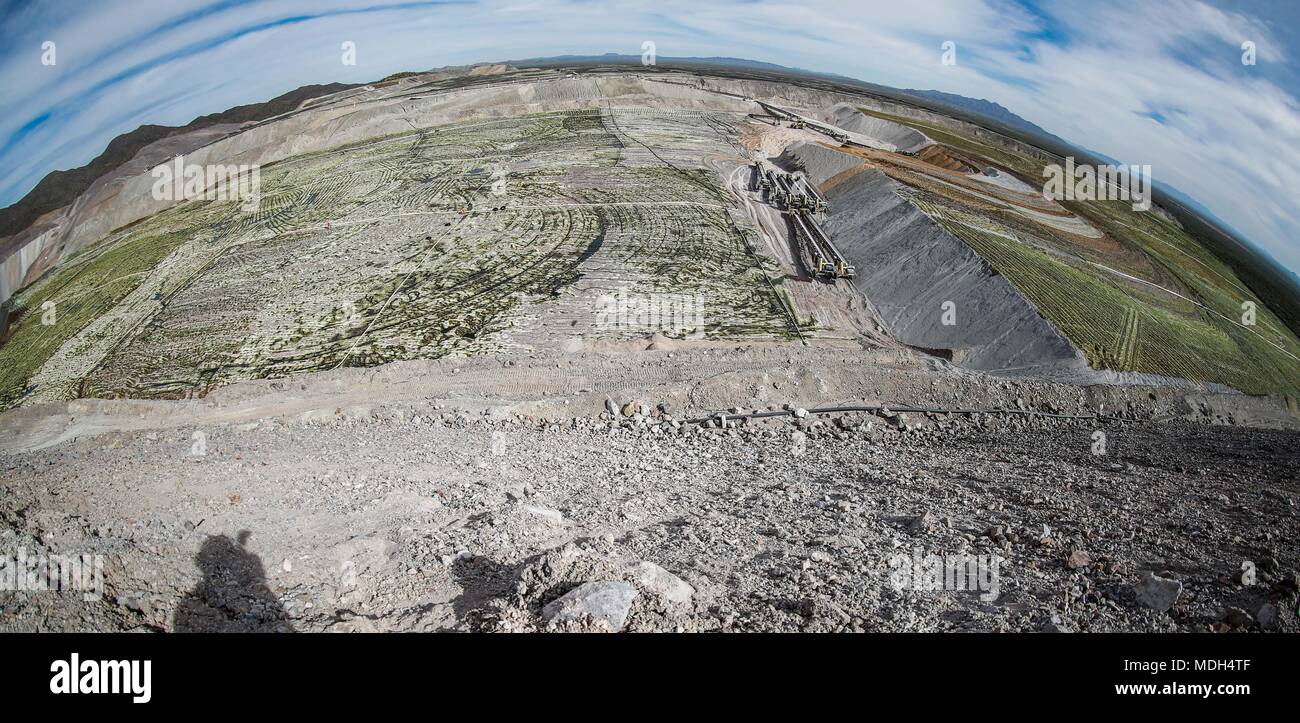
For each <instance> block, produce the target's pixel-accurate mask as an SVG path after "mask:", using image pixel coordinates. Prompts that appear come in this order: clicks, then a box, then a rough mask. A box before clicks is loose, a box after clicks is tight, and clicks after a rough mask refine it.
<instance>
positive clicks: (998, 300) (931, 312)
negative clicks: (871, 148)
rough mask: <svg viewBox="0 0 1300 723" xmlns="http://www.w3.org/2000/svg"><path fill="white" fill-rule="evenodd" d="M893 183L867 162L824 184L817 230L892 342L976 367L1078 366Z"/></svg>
mask: <svg viewBox="0 0 1300 723" xmlns="http://www.w3.org/2000/svg"><path fill="white" fill-rule="evenodd" d="M899 188H900V186H899V185H898V184H897V183H895V182H894V181H893V180H891V179H890V178H889V177H888V176H886V175H885V174H884V173H882V172H881V171H879V170H877V169H874V168H873V169H866V170H864V171H862V172H860V173H854V174H852V175H851V176H850V177H848V178H845V179H843V180H842V181H840V182H838V183H835V182H832V183H831V184H830V185H829V186H828V188H827V192H826V195H827V199H828V200H829V201H830V204H831V209H832V211H831V214H830V217H829V219H828V220H827V223H826V230H827V232H828V233H830V234H831V237H832V238H834V239H836V242H837V243H838V244H839V245H840V249H841V251H842V252H843V253H844V255H845V256H846V257H847V258H848V260H849V262H850V263H851V264H853V265H854V266H855V267H856V268H857V272H858V277H857V280H856V284H857V285H858V288H860V289H862V291H863V292H864V293H865V294H867V296H868V297H869V298H870V299H871V301H872V302H873V303H874V304H875V305H876V308H877V309H879V310H880V313H881V316H882V317H883V318H884V319H885V321H886V322H887V323H888V324H889V325H890V328H891V329H892V330H893V332H894V336H895V337H896V338H897V339H898V340H899V341H902V342H903V343H905V344H910V345H912V346H917V347H923V348H926V349H948V350H952V353H953V359H954V361H957V362H958V363H960V364H961V365H962V366H965V367H969V368H973V369H980V370H985V371H1006V372H1027V373H1049V372H1055V373H1059V372H1062V371H1067V370H1075V371H1084V370H1086V369H1087V362H1086V361H1085V360H1084V358H1083V355H1082V354H1081V353H1080V352H1079V351H1078V350H1077V349H1075V348H1074V346H1073V345H1071V344H1070V342H1069V341H1067V340H1066V339H1065V337H1064V336H1062V335H1061V333H1060V332H1058V331H1057V330H1056V328H1055V327H1053V326H1052V325H1051V324H1050V323H1048V321H1047V320H1046V319H1044V318H1043V317H1042V316H1041V315H1040V314H1039V313H1038V310H1037V309H1036V308H1034V305H1033V304H1031V303H1029V301H1027V300H1026V299H1025V298H1024V296H1022V295H1021V294H1020V292H1018V291H1017V290H1016V289H1015V287H1013V286H1012V285H1011V284H1010V283H1008V282H1007V280H1006V279H1005V278H1003V277H1002V276H999V275H996V274H994V273H993V271H992V270H991V269H990V268H989V266H988V264H986V263H985V262H984V261H983V259H981V258H980V257H979V256H978V255H977V254H976V253H975V252H974V251H972V250H971V249H970V248H969V247H968V246H966V244H964V243H962V242H961V241H960V240H959V239H957V238H955V237H954V236H952V235H951V234H949V233H948V232H947V231H945V230H944V229H943V228H941V227H940V226H939V225H938V224H936V223H934V221H932V220H931V219H930V217H929V216H926V215H925V214H924V213H922V212H921V211H920V210H919V209H917V208H916V207H915V206H913V205H912V203H911V202H910V201H907V200H906V199H904V198H903V197H902V196H900V195H898V193H896V190H897V189H899ZM948 302H951V304H950V305H949V304H948ZM945 321H947V322H951V323H950V324H947V323H945Z"/></svg>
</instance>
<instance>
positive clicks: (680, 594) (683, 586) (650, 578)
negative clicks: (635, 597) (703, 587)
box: [633, 562, 695, 605]
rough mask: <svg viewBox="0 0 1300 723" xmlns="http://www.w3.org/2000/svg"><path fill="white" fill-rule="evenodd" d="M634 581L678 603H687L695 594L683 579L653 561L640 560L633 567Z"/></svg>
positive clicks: (655, 593) (649, 590)
mask: <svg viewBox="0 0 1300 723" xmlns="http://www.w3.org/2000/svg"><path fill="white" fill-rule="evenodd" d="M633 573H634V574H635V575H636V581H637V582H638V583H640V585H641V587H643V588H645V590H646V591H647V592H650V593H653V594H654V595H657V596H659V597H660V598H663V599H664V600H667V601H668V602H670V603H676V604H678V605H687V604H689V603H690V602H691V597H692V596H693V595H695V588H694V587H691V584H690V583H688V582H686V581H685V580H683V579H681V578H680V577H677V576H676V575H674V574H672V573H671V572H668V571H667V570H665V569H663V568H662V567H660V566H658V565H656V564H654V563H653V562H642V563H640V564H638V565H637V566H636V567H635V568H633Z"/></svg>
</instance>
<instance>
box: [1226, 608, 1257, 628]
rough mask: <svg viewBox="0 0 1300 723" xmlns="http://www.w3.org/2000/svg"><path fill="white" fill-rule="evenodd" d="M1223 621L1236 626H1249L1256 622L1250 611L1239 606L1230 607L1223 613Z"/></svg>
mask: <svg viewBox="0 0 1300 723" xmlns="http://www.w3.org/2000/svg"><path fill="white" fill-rule="evenodd" d="M1223 621H1224V622H1226V623H1227V624H1229V625H1231V626H1232V627H1234V628H1248V627H1250V626H1251V625H1254V624H1255V618H1254V617H1252V616H1251V614H1250V613H1248V612H1246V611H1245V610H1242V609H1241V608H1238V607H1230V608H1228V609H1227V610H1225V611H1224V613H1223Z"/></svg>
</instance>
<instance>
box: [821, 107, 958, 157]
mask: <svg viewBox="0 0 1300 723" xmlns="http://www.w3.org/2000/svg"><path fill="white" fill-rule="evenodd" d="M825 120H826V121H827V122H828V123H832V124H834V125H836V126H838V127H840V128H843V129H844V130H846V131H851V132H853V133H861V134H862V135H864V136H869V137H871V138H874V139H876V140H878V141H880V142H881V143H885V144H888V145H891V146H893V149H892V150H894V151H897V152H900V153H917V152H919V151H920V150H922V149H924V148H926V147H928V146H932V145H934V141H932V140H930V138H929V137H928V136H926V135H925V134H924V133H922V132H921V131H918V130H916V129H915V128H908V127H907V126H905V125H903V124H901V123H893V122H891V121H887V120H884V119H881V118H873V117H871V116H867V115H863V114H862V113H861V112H859V111H858V109H857V107H856V106H854V105H852V104H850V103H836V104H835V105H833V106H831V108H830V110H829V111H827V113H826V114H825Z"/></svg>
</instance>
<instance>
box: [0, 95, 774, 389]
mask: <svg viewBox="0 0 1300 723" xmlns="http://www.w3.org/2000/svg"><path fill="white" fill-rule="evenodd" d="M730 123H731V120H730V119H729V118H728V117H726V116H719V115H717V114H711V113H707V112H694V111H632V110H625V109H612V110H611V109H603V110H601V109H590V110H578V111H565V112H555V113H535V114H528V115H523V116H517V117H510V118H498V119H491V120H486V121H484V120H476V121H471V122H465V123H460V124H451V125H445V126H438V127H433V128H413V129H412V130H411V131H410V132H409V133H403V134H398V135H392V136H388V137H383V138H377V139H372V140H368V141H365V142H361V143H355V144H351V145H347V146H342V147H338V148H333V149H329V150H327V151H323V152H315V153H308V154H304V155H300V156H297V157H293V158H290V159H288V160H285V161H282V162H280V163H276V164H274V165H272V166H269V167H266V168H263V169H262V199H261V203H260V207H259V208H258V210H257V211H256V212H255V213H242V212H241V210H240V207H239V205H238V204H237V203H235V202H221V201H198V202H186V203H184V204H182V205H179V206H176V207H173V208H171V209H169V210H167V211H165V212H163V213H159V214H157V215H155V216H152V217H150V218H148V219H146V220H145V221H142V222H140V223H137V224H135V225H133V226H131V227H128V228H125V229H122V230H120V231H118V232H117V233H115V234H114V235H113V236H112V237H111V238H109V239H107V240H105V241H104V242H101V243H99V244H97V245H95V246H93V247H92V248H91V249H90V250H88V251H86V252H83V254H82V255H81V256H80V257H78V258H75V259H73V260H71V261H70V262H69V263H68V264H66V265H64V266H62V267H60V268H59V269H57V270H56V272H55V273H53V274H51V275H49V276H48V277H47V278H45V279H43V280H42V281H41V282H39V283H37V284H35V285H33V286H31V287H29V288H27V289H25V290H23V291H22V292H21V293H20V294H19V296H18V297H17V302H18V303H17V306H16V308H17V309H19V311H20V312H21V317H20V319H19V320H18V323H17V328H16V330H15V332H14V335H13V337H12V339H10V340H9V341H8V343H5V344H4V345H3V346H0V370H2V371H0V407H8V406H12V405H14V404H16V403H19V402H31V401H40V400H47V399H48V400H53V399H66V398H70V397H75V396H95V397H115V396H131V397H175V396H185V395H189V394H193V393H195V392H199V391H202V390H204V389H207V388H209V387H210V386H212V385H215V384H224V383H229V382H232V381H238V380H243V379H255V378H267V377H281V376H285V375H289V374H293V373H298V372H304V371H311V370H323V369H333V368H337V367H340V366H372V365H377V364H382V363H386V362H390V361H396V360H404V359H413V358H436V357H442V356H446V355H453V354H471V353H484V352H509V351H511V350H516V349H518V350H527V349H530V348H534V347H536V346H537V345H540V344H554V343H556V340H557V339H561V338H563V337H565V336H566V335H573V336H581V337H582V338H586V339H592V338H595V339H600V338H606V339H611V340H618V339H632V338H644V337H645V336H647V335H648V334H649V333H651V332H652V331H659V329H657V328H656V329H651V328H639V327H638V326H637V325H636V324H635V323H632V324H614V325H610V324H608V323H603V324H602V320H601V317H600V314H599V313H598V311H599V305H600V304H602V303H605V302H606V301H607V300H608V297H609V296H610V295H611V294H615V293H617V292H618V290H619V289H624V290H625V293H631V294H640V295H645V294H650V293H653V292H662V293H671V294H675V295H680V296H681V297H683V298H688V299H697V298H698V299H700V300H701V303H702V308H703V317H702V321H703V326H702V328H694V327H691V328H681V329H677V330H676V332H677V333H680V334H692V335H695V336H697V337H702V338H769V339H771V338H787V337H790V336H792V335H794V334H795V333H796V332H797V331H798V329H797V328H796V327H795V326H794V322H793V321H792V316H791V314H790V312H789V310H788V308H787V306H786V302H785V301H784V300H783V298H782V297H781V295H780V294H779V292H778V290H777V289H778V288H779V286H778V284H779V282H773V281H772V280H770V279H769V273H768V272H769V271H770V262H765V261H762V260H760V257H758V256H756V255H755V254H754V253H753V252H752V250H751V247H750V240H749V239H748V238H747V234H749V233H750V232H749V231H747V230H745V229H743V228H741V226H739V225H737V222H736V221H735V220H734V219H733V217H732V215H731V212H732V210H733V209H732V202H731V201H729V200H728V198H727V196H726V195H725V194H724V192H723V190H722V188H721V186H720V182H719V179H718V175H717V173H716V171H714V170H712V169H710V168H707V167H705V166H704V160H705V159H706V158H708V157H710V156H713V155H716V154H718V153H725V152H730V151H731V150H732V142H733V137H734V135H735V131H734V129H733V128H732V127H731V125H730ZM46 301H52V302H54V303H55V304H56V306H55V309H56V311H57V321H56V323H54V324H53V325H49V326H47V325H44V324H42V320H41V305H42V304H43V303H45V302H46ZM669 333H670V334H671V333H673V332H671V331H670V332H669Z"/></svg>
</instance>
